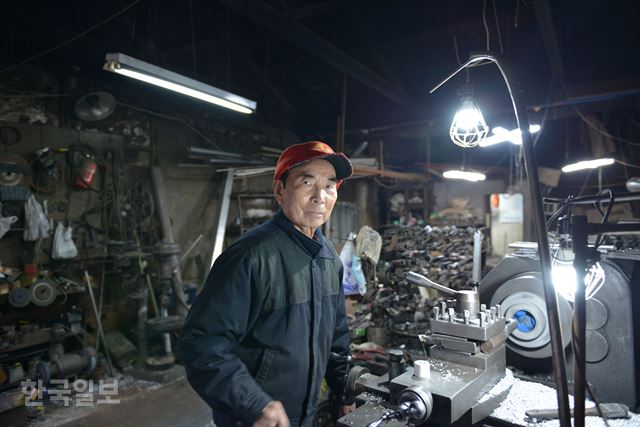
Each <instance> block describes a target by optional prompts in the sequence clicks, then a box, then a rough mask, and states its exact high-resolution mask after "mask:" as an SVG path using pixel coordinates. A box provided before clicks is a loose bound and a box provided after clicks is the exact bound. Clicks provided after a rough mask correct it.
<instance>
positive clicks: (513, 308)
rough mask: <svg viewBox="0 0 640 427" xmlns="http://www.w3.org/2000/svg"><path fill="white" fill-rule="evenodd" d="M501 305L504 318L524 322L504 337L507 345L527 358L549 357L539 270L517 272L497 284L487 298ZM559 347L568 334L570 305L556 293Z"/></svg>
mask: <svg viewBox="0 0 640 427" xmlns="http://www.w3.org/2000/svg"><path fill="white" fill-rule="evenodd" d="M496 304H501V306H502V310H503V312H504V314H505V317H506V318H516V319H517V320H518V321H519V322H524V323H523V324H520V323H519V325H518V326H522V327H521V328H518V329H517V330H516V331H514V332H513V333H512V334H511V335H510V336H509V338H508V339H507V348H508V349H509V350H511V351H513V352H515V353H517V354H519V355H521V356H524V357H526V358H531V359H544V358H547V357H551V338H550V333H549V324H548V323H549V322H548V319H547V312H546V304H545V300H544V287H543V284H542V279H541V278H540V273H539V272H537V271H532V272H528V273H521V274H519V275H517V276H515V277H513V278H511V279H509V280H507V281H506V282H505V283H504V284H502V285H500V287H498V289H496V291H495V293H494V294H493V296H492V297H491V305H492V306H493V305H496ZM558 308H559V314H560V328H561V329H562V344H563V347H566V346H567V345H569V342H570V337H571V306H570V305H569V303H568V302H567V300H565V299H564V298H562V297H560V296H558Z"/></svg>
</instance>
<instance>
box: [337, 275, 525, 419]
mask: <svg viewBox="0 0 640 427" xmlns="http://www.w3.org/2000/svg"><path fill="white" fill-rule="evenodd" d="M407 280H408V281H409V282H410V283H412V284H414V285H417V286H422V287H427V288H432V289H435V290H437V291H438V292H441V293H443V294H445V295H447V296H448V297H451V298H452V299H450V300H448V301H447V302H442V303H440V305H439V306H436V307H434V309H433V313H432V315H431V318H430V324H431V333H430V335H420V340H421V341H422V342H423V344H426V347H425V348H427V349H428V356H425V357H424V358H418V357H414V360H413V366H408V367H405V365H404V364H403V353H402V352H401V351H397V350H395V351H394V350H391V351H390V352H389V370H388V373H387V374H385V375H382V376H376V375H372V374H370V373H368V372H367V371H366V369H364V368H362V367H359V366H357V367H354V368H352V369H351V371H350V373H349V381H347V384H348V386H347V387H348V388H349V390H347V391H346V392H347V393H351V394H352V395H354V396H356V403H357V408H356V410H355V411H353V412H351V413H350V414H348V415H346V416H344V417H342V418H341V419H340V420H338V425H340V426H343V427H365V426H368V427H378V426H381V425H383V424H385V423H387V425H389V426H393V425H402V424H405V423H407V422H410V423H412V424H414V425H421V424H425V423H427V422H428V423H430V424H432V423H433V424H443V425H471V424H473V423H476V422H478V421H480V420H482V419H483V418H486V417H487V416H488V415H489V414H490V413H491V412H492V411H493V410H494V409H495V408H496V407H497V406H498V405H499V403H500V401H501V400H502V399H504V397H505V396H506V395H507V393H508V392H509V388H505V389H500V390H498V391H496V390H495V388H500V387H495V386H496V384H497V383H498V382H499V381H500V380H501V379H502V377H503V376H504V375H505V366H506V359H505V357H506V347H505V341H506V339H507V336H508V335H509V334H510V333H511V332H512V331H513V330H514V329H515V327H516V323H517V322H516V321H515V320H511V319H506V318H505V317H504V316H503V313H502V311H501V307H500V305H495V306H493V307H486V306H485V305H484V304H480V298H479V295H478V291H477V288H474V289H473V290H461V291H454V290H452V289H449V288H446V287H444V286H441V285H438V284H437V283H434V282H432V281H431V280H429V279H427V278H426V277H424V276H422V275H420V274H416V273H413V272H410V273H408V275H407ZM494 387H495V388H494Z"/></svg>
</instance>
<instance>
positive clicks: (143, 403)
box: [0, 378, 213, 427]
mask: <svg viewBox="0 0 640 427" xmlns="http://www.w3.org/2000/svg"><path fill="white" fill-rule="evenodd" d="M119 397H120V403H119V404H114V405H96V406H94V407H90V408H77V407H66V408H58V409H55V410H53V411H51V412H50V413H49V414H47V415H45V416H43V417H41V418H39V419H37V420H33V421H29V420H28V418H27V417H26V416H25V411H24V408H19V409H16V410H13V411H10V412H8V413H5V414H2V415H0V425H2V426H3V427H14V426H15V427H17V426H31V427H63V426H64V427H84V426H90V427H103V426H104V427H107V426H108V427H112V426H117V427H141V426H154V427H155V426H158V427H165V426H166V427H205V426H211V425H213V424H211V411H210V409H209V407H208V406H207V405H206V404H205V403H204V402H203V401H202V400H201V399H200V397H199V396H198V395H197V394H196V393H195V392H194V391H193V390H192V389H191V386H189V384H188V383H187V380H186V379H185V378H181V379H178V380H176V381H174V382H171V383H168V384H163V385H152V386H150V387H147V388H145V389H142V390H137V391H135V392H129V393H123V394H122V395H120V396H119Z"/></svg>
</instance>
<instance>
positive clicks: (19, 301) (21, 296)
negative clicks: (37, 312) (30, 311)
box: [9, 288, 31, 308]
mask: <svg viewBox="0 0 640 427" xmlns="http://www.w3.org/2000/svg"><path fill="white" fill-rule="evenodd" d="M30 302H31V294H30V293H29V291H28V290H27V289H25V288H15V289H13V290H12V291H11V293H9V304H11V305H12V306H14V307H16V308H21V307H24V306H26V305H27V304H29V303H30Z"/></svg>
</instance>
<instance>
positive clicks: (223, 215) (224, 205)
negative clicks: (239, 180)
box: [211, 169, 234, 267]
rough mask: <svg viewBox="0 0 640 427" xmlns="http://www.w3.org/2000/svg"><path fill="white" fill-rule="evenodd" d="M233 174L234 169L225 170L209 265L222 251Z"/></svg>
mask: <svg viewBox="0 0 640 427" xmlns="http://www.w3.org/2000/svg"><path fill="white" fill-rule="evenodd" d="M233 174H234V170H233V169H229V170H228V171H227V178H226V180H225V182H224V188H223V190H222V197H221V200H220V212H219V214H218V228H217V229H216V238H215V240H214V243H213V254H212V255H211V267H213V263H214V262H216V258H218V256H219V255H220V254H221V253H222V246H223V243H224V233H225V230H226V229H227V218H228V217H229V204H230V202H231V191H232V190H233Z"/></svg>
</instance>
